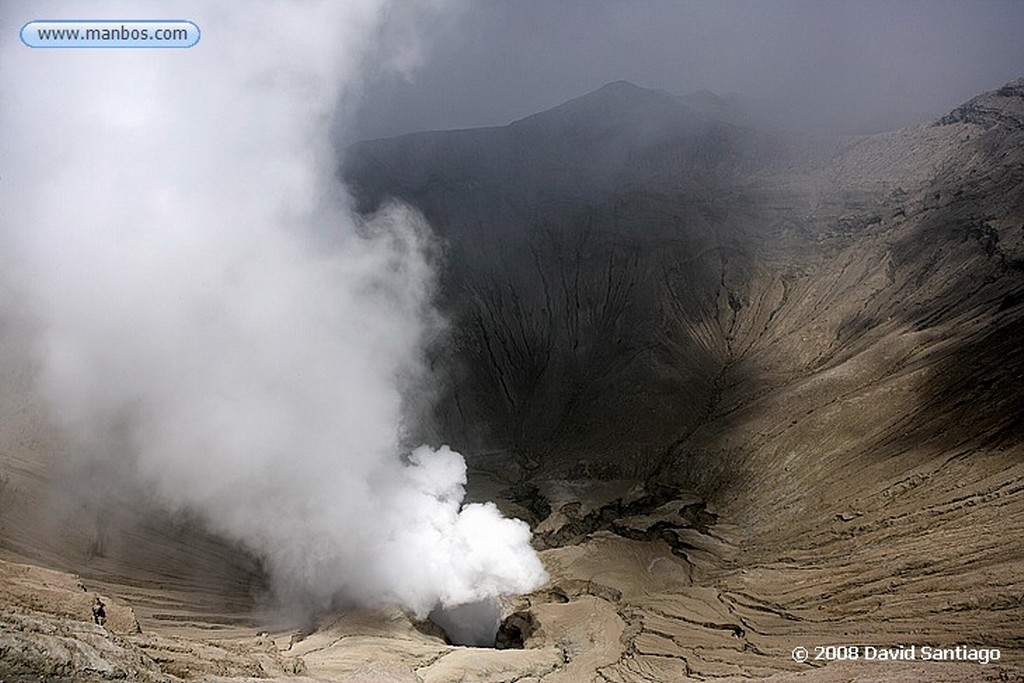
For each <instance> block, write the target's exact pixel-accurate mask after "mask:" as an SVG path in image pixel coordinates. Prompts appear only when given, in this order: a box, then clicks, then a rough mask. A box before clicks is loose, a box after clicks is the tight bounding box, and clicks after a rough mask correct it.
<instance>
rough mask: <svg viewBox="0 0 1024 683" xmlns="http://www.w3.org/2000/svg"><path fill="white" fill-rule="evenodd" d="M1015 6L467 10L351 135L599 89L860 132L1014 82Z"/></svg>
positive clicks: (502, 119)
mask: <svg viewBox="0 0 1024 683" xmlns="http://www.w3.org/2000/svg"><path fill="white" fill-rule="evenodd" d="M1022 31H1024V2H1020V1H1018V0H1011V1H1004V2H990V1H986V0H971V1H970V2H963V1H935V0H929V1H891V0H890V1H886V2H875V1H864V0H861V1H857V2H827V1H824V0H785V1H783V0H759V1H750V2H740V1H722V0H719V1H715V2H712V1H710V0H708V1H704V2H694V1H684V0H643V1H641V0H635V1H629V2H627V1H624V0H623V1H613V0H558V1H557V2H554V1H552V0H515V1H514V2H513V1H512V0H473V1H472V2H469V1H466V2H465V3H464V6H463V10H462V13H461V14H459V15H458V17H457V18H456V19H454V20H450V21H448V22H446V23H445V24H443V25H439V26H436V27H435V28H434V30H433V32H432V35H429V36H427V42H426V44H425V50H426V52H425V57H426V59H425V62H424V63H423V65H422V66H421V67H420V68H419V69H418V70H416V71H415V72H414V73H413V75H412V78H411V80H403V79H402V78H401V77H398V76H394V75H392V76H390V77H387V78H381V79H378V80H376V81H373V82H371V83H370V84H368V88H367V91H366V99H365V102H364V104H363V107H362V110H361V116H360V117H359V121H358V124H357V127H356V130H355V136H356V137H360V138H370V137H381V136H387V135H394V134H399V133H404V132H410V131H414V130H424V129H441V128H458V127H473V126H483V125H497V124H504V123H508V122H509V121H512V120H515V119H517V118H521V117H523V116H526V115H529V114H532V113H534V112H537V111H540V110H543V109H546V108H548V107H551V106H554V105H556V104H559V103H561V102H563V101H565V100H567V99H570V98H572V97H575V96H578V95H581V94H584V93H586V92H589V91H591V90H594V89H596V88H599V87H600V86H602V85H604V84H605V83H608V82H610V81H614V80H619V79H624V80H628V81H631V82H633V83H636V84H637V85H643V86H648V87H652V88H660V89H663V90H668V91H670V92H673V93H678V94H683V93H687V92H692V91H694V90H699V89H701V88H708V89H711V90H713V91H715V92H718V93H725V92H738V93H742V94H744V95H747V96H750V97H754V98H758V99H762V100H766V101H769V102H771V103H773V104H774V105H776V106H780V107H783V108H785V109H786V110H789V111H790V112H791V113H792V115H793V116H794V117H800V118H802V119H804V120H805V121H806V122H808V123H811V124H819V125H828V126H832V127H837V128H840V129H844V130H848V131H871V130H879V129H885V128H888V127H895V126H898V125H903V124H906V123H912V122H917V121H921V120H927V119H929V118H934V117H937V116H940V115H942V114H943V113H945V112H946V111H948V110H950V109H952V108H953V107H955V106H956V105H958V104H959V103H961V102H963V101H964V100H966V99H969V98H970V97H971V96H973V95H974V94H977V93H978V92H981V91H984V90H989V89H992V88H995V87H998V86H1000V85H1002V84H1003V83H1005V82H1006V81H1009V80H1012V79H1014V78H1017V77H1021V76H1024V38H1022Z"/></svg>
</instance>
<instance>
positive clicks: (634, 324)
mask: <svg viewBox="0 0 1024 683" xmlns="http://www.w3.org/2000/svg"><path fill="white" fill-rule="evenodd" d="M1019 90H1020V82H1016V83H1015V84H1010V85H1008V86H1007V87H1005V88H1003V89H1001V90H999V91H997V92H994V93H989V94H986V95H982V96H979V97H978V98H975V100H972V101H971V102H969V103H967V104H965V105H964V106H963V107H961V108H959V109H957V110H956V111H955V112H953V113H952V114H950V116H948V117H946V118H944V119H942V120H941V121H939V122H936V123H935V124H930V125H922V126H920V127H916V128H910V129H904V130H901V131H896V132H893V133H887V134H882V135H876V136H866V137H856V138H821V137H818V138H813V137H807V136H799V135H795V134H784V133H779V132H764V131H759V130H756V129H755V128H751V127H739V126H735V125H732V124H729V123H726V122H725V120H726V119H727V118H728V117H725V116H722V117H718V118H715V117H709V116H708V115H707V114H705V113H698V112H697V111H695V110H692V109H689V108H688V107H687V106H686V105H685V104H683V103H682V101H680V100H679V99H677V98H673V97H672V96H670V95H668V94H666V93H661V92H657V91H649V90H644V89H641V88H637V87H635V86H631V85H629V84H625V83H614V84H611V85H609V86H606V87H605V88H603V89H601V90H599V91H596V92H595V93H591V94H590V95H587V96H584V97H582V98H579V99H577V100H573V101H571V102H568V103H566V104H565V105H562V106H560V107H557V108H555V109H552V110H550V111H547V112H543V113H541V114H538V115H535V116H532V117H529V118H527V119H523V120H521V121H517V122H515V123H513V124H511V125H509V126H505V127H499V128H490V129H479V130H466V131H448V132H437V133H421V134H415V135H410V136H405V137H401V138H395V139H389V140H380V141H370V142H364V143H359V144H357V145H355V146H353V147H352V148H350V149H349V151H348V154H347V157H346V159H345V163H344V170H343V174H344V177H345V179H346V181H347V183H348V184H349V186H350V187H352V188H353V190H354V193H355V195H356V197H357V199H358V202H359V205H360V208H361V209H362V210H364V211H371V210H373V209H374V208H375V207H377V206H378V205H380V204H381V203H382V202H384V201H386V200H387V199H388V198H391V197H395V198H398V199H400V200H402V201H405V202H408V203H410V204H412V205H413V206H415V207H417V208H419V209H420V210H421V211H422V212H423V213H424V214H425V216H426V217H427V219H428V220H429V221H430V223H431V225H432V226H433V227H434V229H435V230H436V232H437V233H438V235H439V237H440V238H441V240H442V242H443V245H444V264H443V272H442V290H441V301H442V306H443V308H444V309H445V311H446V313H447V314H448V315H449V316H450V318H451V320H452V321H453V327H452V330H451V334H450V337H449V339H448V345H447V346H446V347H445V348H439V349H437V350H436V352H435V358H434V359H433V361H434V364H433V367H434V371H435V373H436V374H437V377H438V378H441V379H443V381H444V386H445V388H446V389H445V395H444V396H443V397H442V400H440V401H439V402H438V404H437V408H436V414H435V415H433V417H432V419H430V420H426V421H424V430H425V431H426V432H427V434H426V435H427V436H428V437H429V438H432V439H435V440H446V441H451V442H452V443H453V445H455V446H456V447H458V448H463V449H465V450H466V451H467V452H469V453H472V452H474V451H507V452H509V453H511V454H513V455H515V456H516V457H517V458H518V462H519V464H520V465H521V466H522V467H524V468H525V469H526V471H530V472H538V471H539V472H546V473H549V474H552V475H557V476H568V477H597V478H602V477H609V478H610V477H619V476H637V477H659V478H667V479H671V480H674V481H675V482H676V483H680V484H685V485H689V486H693V487H696V488H697V489H699V490H700V491H701V492H702V494H704V495H706V496H708V497H710V498H711V499H712V500H718V501H719V502H721V503H724V504H728V503H729V502H730V501H733V500H741V499H745V497H746V496H748V495H749V494H750V491H751V487H753V486H754V485H755V484H754V479H755V478H756V477H761V476H763V474H764V471H765V468H766V467H767V468H771V467H772V465H773V463H777V461H778V459H779V458H780V457H781V456H780V448H783V445H785V448H788V449H791V451H792V452H794V453H797V454H798V455H799V454H800V453H806V456H800V457H816V456H813V455H812V454H811V453H810V452H809V449H810V444H814V445H815V446H819V445H821V444H820V441H816V437H815V436H814V435H812V434H810V433H808V432H807V431H806V428H807V425H809V424H811V425H816V427H815V429H817V430H819V431H820V430H825V431H826V432H828V433H830V434H831V433H838V432H843V431H844V430H845V432H847V434H846V439H845V441H844V446H843V447H844V448H846V449H847V452H848V454H849V453H854V452H858V453H859V452H863V453H864V454H865V457H868V456H867V455H866V454H867V453H869V452H870V454H871V455H870V457H871V458H874V459H879V458H885V457H888V456H893V455H895V454H898V453H900V452H902V451H901V449H903V450H906V449H907V448H909V447H911V446H917V445H919V444H921V443H922V442H929V441H931V440H935V441H936V444H939V442H942V444H945V446H944V447H949V446H950V444H961V445H962V444H966V443H974V444H977V445H993V446H995V445H1002V446H1006V445H1013V444H1016V443H1017V442H1018V441H1019V440H1020V436H1021V431H1020V429H1021V428H1020V422H1019V420H1018V419H1017V411H1018V408H1017V407H1018V406H1020V405H1022V401H1021V399H1022V398H1024V397H1022V396H1021V391H1022V390H1021V388H1020V387H1021V386H1024V385H1022V383H1021V382H1020V381H1019V380H1020V377H1021V368H1022V364H1021V361H1022V359H1021V348H1022V345H1021V341H1022V339H1021V333H1020V330H1021V329H1024V325H1022V324H1021V320H1020V318H1021V311H1022V307H1021V302H1022V301H1024V276H1022V271H1021V263H1022V254H1024V250H1022V244H1024V204H1022V202H1024V199H1022V197H1024V193H1022V192H1021V190H1022V189H1024V170H1022V169H1024V165H1022V151H1021V150H1022V149H1024V145H1022V144H1021V143H1022V142H1024V140H1022V135H1024V126H1022V124H1021V114H1020V112H1021V110H1022V101H1024V100H1022V98H1021V95H1020V92H1019ZM915 335H916V336H915ZM840 375H842V376H843V377H845V378H846V379H844V380H842V381H839V380H836V379H835V378H836V377H838V376H840ZM807 382H818V383H820V384H821V386H822V390H821V393H815V394H814V395H813V396H810V397H806V396H804V394H803V393H801V392H804V389H803V388H802V384H806V383H807ZM885 383H889V384H891V386H892V387H894V389H893V390H894V391H895V390H896V389H898V390H899V391H900V392H903V393H901V394H900V395H901V396H903V395H904V394H905V393H906V392H909V393H910V395H912V396H913V401H911V402H910V403H909V404H908V403H907V402H904V401H902V400H900V401H896V400H893V401H891V402H890V403H889V404H885V401H884V400H883V401H882V402H881V404H877V402H876V404H877V405H881V408H879V409H878V410H876V407H877V405H875V407H872V408H870V409H857V410H859V412H857V411H853V412H844V413H842V414H834V415H831V416H830V417H828V418H827V419H826V418H825V417H824V415H825V414H826V412H827V410H826V408H827V406H828V405H830V402H831V401H833V400H834V399H835V398H836V396H838V395H842V393H843V392H851V391H869V390H871V388H872V387H874V388H877V387H878V386H881V385H882V384H885ZM805 404H806V405H805ZM818 420H825V421H824V422H820V423H819V422H816V421H818ZM862 421H869V422H871V424H872V427H871V428H870V429H860V428H857V429H854V428H853V427H852V426H851V425H855V424H857V425H859V424H861V422H862ZM752 424H756V425H757V428H758V429H759V430H761V431H760V432H759V433H757V434H756V438H753V437H752V436H751V434H749V433H748V432H746V431H744V430H745V429H747V428H748V427H750V425H752ZM769 434H772V435H774V436H771V437H770V438H769V436H768V435H769ZM769 442H772V445H769ZM819 455H820V453H819ZM794 457H796V456H794ZM851 457H853V456H851ZM779 471H780V472H784V470H779ZM769 479H770V480H771V479H772V477H771V476H769ZM773 481H775V484H776V488H775V489H774V493H773V495H769V496H767V498H768V499H770V500H775V501H776V503H775V504H777V505H780V506H781V505H783V504H784V502H785V501H786V500H788V499H789V496H790V495H791V494H792V492H793V491H798V490H801V487H803V486H806V482H800V481H797V480H795V479H792V478H790V479H786V475H784V474H782V475H779V476H777V477H775V480H773Z"/></svg>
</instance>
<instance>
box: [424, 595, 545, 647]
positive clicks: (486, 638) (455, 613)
mask: <svg viewBox="0 0 1024 683" xmlns="http://www.w3.org/2000/svg"><path fill="white" fill-rule="evenodd" d="M501 611H502V610H501V605H499V604H498V601H497V600H495V599H493V598H487V599H484V600H481V601H479V602H473V603H469V604H465V605H458V606H456V607H448V608H442V607H437V608H435V609H434V610H433V611H431V612H430V615H429V616H428V617H427V620H428V622H429V624H431V625H432V626H433V627H436V628H437V629H440V630H441V634H440V635H442V636H443V637H444V639H445V641H446V642H447V643H449V644H451V645H462V646H466V647H486V648H495V649H498V650H513V649H518V650H521V649H523V647H524V643H525V642H526V639H527V638H529V637H530V636H531V635H533V633H534V631H535V630H536V628H537V622H536V619H535V618H534V616H533V614H532V613H531V612H529V611H520V612H513V613H512V614H510V615H508V616H507V617H505V618H504V619H502V616H501ZM430 630H434V629H433V628H432V629H430Z"/></svg>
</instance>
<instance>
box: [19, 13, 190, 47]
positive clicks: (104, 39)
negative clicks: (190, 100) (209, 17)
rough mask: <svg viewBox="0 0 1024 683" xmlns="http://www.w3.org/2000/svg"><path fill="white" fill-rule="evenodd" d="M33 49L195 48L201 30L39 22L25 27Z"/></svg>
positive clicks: (155, 23)
mask: <svg viewBox="0 0 1024 683" xmlns="http://www.w3.org/2000/svg"><path fill="white" fill-rule="evenodd" d="M21 42H23V43H25V44H26V45H28V46H29V47H63V48H69V47H92V48H96V47H162V48H167V47H192V46H193V45H195V44H196V43H198V42H199V27H198V26H196V25H195V24H194V23H192V22H191V21H185V20H184V19H172V20H163V21H160V20H148V19H147V20H141V19H103V20H89V19H37V20H35V21H30V22H28V23H27V24H25V25H24V26H22V27H21Z"/></svg>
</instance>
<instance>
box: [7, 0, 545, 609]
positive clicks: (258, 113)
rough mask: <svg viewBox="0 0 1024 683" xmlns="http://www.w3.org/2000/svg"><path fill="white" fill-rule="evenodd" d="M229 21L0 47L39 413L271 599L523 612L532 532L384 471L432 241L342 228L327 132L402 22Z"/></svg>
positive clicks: (416, 456) (419, 472) (437, 486)
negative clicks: (112, 40)
mask: <svg viewBox="0 0 1024 683" xmlns="http://www.w3.org/2000/svg"><path fill="white" fill-rule="evenodd" d="M211 5H215V6H216V7H211ZM222 5H223V4H221V3H204V4H202V5H197V6H195V7H192V8H188V9H186V8H183V6H182V4H181V3H173V4H170V5H168V6H166V7H161V6H154V5H153V4H151V3H147V4H146V5H144V6H140V5H139V4H138V3H129V4H127V5H120V6H119V5H111V6H108V7H105V8H103V14H102V15H101V14H98V12H99V10H97V8H96V6H95V3H89V4H87V5H81V6H67V5H65V6H62V7H58V6H57V5H55V4H53V3H47V4H45V5H40V6H39V7H35V8H33V7H28V8H26V7H24V6H19V7H18V8H17V11H18V14H17V16H15V12H14V11H12V10H11V9H10V8H8V9H7V10H6V13H5V16H4V17H3V32H4V35H5V36H7V37H10V36H11V35H14V34H15V32H16V29H17V28H18V27H20V26H21V24H22V23H24V21H26V20H28V19H37V18H41V17H53V18H60V17H68V18H88V17H90V16H95V17H99V16H102V17H104V18H110V17H120V16H125V17H129V18H143V17H140V16H139V15H138V10H139V8H140V7H144V9H145V12H146V13H147V14H148V15H150V16H153V17H157V18H162V19H165V18H172V17H173V18H178V17H180V18H185V19H190V20H192V21H195V22H196V23H197V24H198V25H199V26H200V27H201V28H202V29H203V32H204V33H203V38H202V40H201V41H200V43H199V44H198V45H197V46H196V47H195V48H193V49H191V50H182V51H179V50H29V49H27V48H25V47H24V46H22V45H20V44H16V43H13V41H11V40H4V41H3V46H2V50H3V53H2V63H0V70H2V75H0V77H2V84H3V88H4V94H3V101H2V105H0V106H2V120H0V125H2V126H3V128H2V130H3V133H2V135H3V156H4V172H3V174H2V175H3V179H2V181H0V187H2V188H3V189H2V209H3V212H4V213H3V218H2V221H3V232H2V236H3V244H4V246H5V251H6V252H7V254H8V257H9V260H10V263H9V264H6V265H7V269H8V272H9V273H10V274H11V275H10V277H11V278H12V279H13V281H14V282H16V283H17V286H18V288H19V289H20V291H21V292H22V293H23V295H24V297H23V298H24V304H25V305H26V306H27V310H28V312H29V313H30V315H31V316H32V317H33V319H34V320H35V323H36V325H37V326H38V328H39V330H40V334H39V337H38V339H37V345H36V350H37V354H38V359H37V360H38V362H39V364H40V367H41V373H40V377H39V389H40V391H41V392H42V393H43V395H44V396H45V397H46V399H47V401H48V404H49V405H50V406H51V408H52V411H53V414H54V416H56V418H57V419H58V420H59V422H60V424H61V425H62V427H64V428H65V429H66V431H67V433H68V434H69V436H70V437H72V438H73V439H74V441H75V443H76V444H78V447H79V448H78V450H79V451H80V452H81V453H82V454H83V457H94V458H110V457H115V456H117V457H121V456H123V455H124V454H127V456H128V462H129V463H130V464H131V467H133V468H134V469H135V470H136V476H137V478H138V480H139V481H141V482H145V483H147V484H148V485H150V486H153V487H154V488H155V490H156V492H157V493H158V495H159V496H160V497H161V499H162V502H163V503H164V504H165V505H167V506H169V507H170V508H172V509H187V510H191V511H194V512H197V513H199V514H201V515H202V516H203V517H204V518H205V519H206V520H207V521H208V523H209V524H210V525H211V526H212V527H213V528H214V529H216V530H217V531H219V532H221V533H223V534H226V535H228V536H230V537H231V538H234V539H237V540H239V541H241V542H243V543H244V544H246V545H247V546H249V547H250V548H252V549H253V550H254V551H255V552H257V553H258V554H260V555H261V556H262V557H263V558H265V560H266V562H267V565H268V566H269V568H270V570H271V574H272V577H273V578H274V580H275V581H276V582H277V583H278V585H279V587H282V588H284V589H288V590H292V591H295V592H297V593H301V594H302V595H304V596H307V597H309V598H311V599H314V600H329V599H331V598H333V597H336V596H338V595H342V596H345V597H347V598H348V599H352V600H356V601H359V602H362V603H367V604H388V603H390V604H399V605H402V606H405V607H407V608H409V609H411V610H413V611H415V612H416V613H417V614H419V615H420V616H425V615H426V614H427V613H428V612H429V611H430V610H431V609H432V608H434V607H435V606H437V605H442V606H455V605H460V604H466V603H473V602H479V601H486V600H487V599H489V598H493V597H494V596H497V595H501V594H511V593H521V592H525V591H528V590H530V589H532V588H534V587H536V586H537V585H538V584H539V583H540V582H542V581H543V580H544V578H545V575H544V570H543V568H542V566H541V564H540V562H539V560H538V558H537V556H536V554H535V553H534V552H533V551H532V549H531V548H530V546H529V529H528V528H527V526H526V525H525V524H523V523H522V522H519V521H514V520H508V519H504V518H502V517H501V515H500V514H499V512H498V511H497V508H496V507H495V506H494V505H492V504H486V505H467V506H464V507H463V506H462V505H461V503H462V499H463V485H464V484H465V481H466V468H465V463H464V461H463V459H462V457H461V456H460V455H458V454H456V453H454V452H452V451H451V450H449V449H448V448H441V449H439V450H437V451H434V450H432V449H430V448H427V447H421V448H418V449H416V450H415V451H413V452H412V454H411V455H410V456H408V458H407V459H406V460H405V461H403V460H402V459H401V457H400V454H401V448H400V438H401V430H400V425H401V421H402V393H401V390H402V387H403V386H404V385H405V384H406V382H407V380H409V379H410V378H415V377H417V376H418V375H419V373H420V370H421V358H422V349H423V346H424V343H425V342H426V341H427V339H428V337H429V335H430V333H431V330H432V329H434V327H435V326H436V320H435V314H434V313H433V312H432V310H431V308H430V294H431V291H432V285H433V279H432V278H433V274H432V271H431V268H430V265H429V262H428V259H427V257H426V252H427V249H426V245H427V230H426V226H425V225H424V224H423V222H422V220H421V219H420V218H419V217H418V216H417V215H415V214H414V213H413V212H412V211H411V210H409V209H407V208H404V207H401V206H392V207H390V208H388V209H386V210H385V211H383V212H382V213H381V214H380V215H378V216H376V217H375V218H373V219H372V220H371V221H369V222H366V223H360V222H359V221H358V220H356V219H355V218H354V217H353V215H352V214H351V212H350V211H349V210H348V209H347V200H346V197H345V196H344V194H343V193H342V192H341V191H340V190H339V188H338V187H337V186H336V181H335V179H334V173H333V168H334V159H333V157H332V151H331V148H330V145H329V144H328V131H329V129H330V127H331V125H332V116H333V114H334V112H335V108H336V105H337V103H338V102H339V100H340V99H341V98H342V96H343V95H346V94H351V92H352V89H354V88H358V86H359V74H360V73H361V72H362V70H363V69H365V68H368V66H369V65H371V64H373V65H379V64H387V65H390V66H391V67H393V68H400V69H409V68H411V66H412V65H413V63H414V58H413V54H412V53H411V52H410V50H409V45H410V42H409V41H410V39H411V34H410V31H409V28H410V17H413V16H414V14H413V13H412V12H413V10H410V9H409V8H410V4H409V3H397V2H396V3H394V4H392V3H389V2H385V1H384V0H377V1H372V2H365V1H364V2H344V3H341V2H331V1H321V2H316V1H311V2H302V3H296V2H244V3H242V2H239V3H235V4H233V5H232V6H231V7H230V11H226V10H227V9H228V8H223V7H222ZM217 8H221V9H217ZM58 10H59V11H60V14H59V15H58V14H57V12H58ZM125 11H129V12H133V13H132V14H125ZM36 15H39V16H36Z"/></svg>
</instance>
